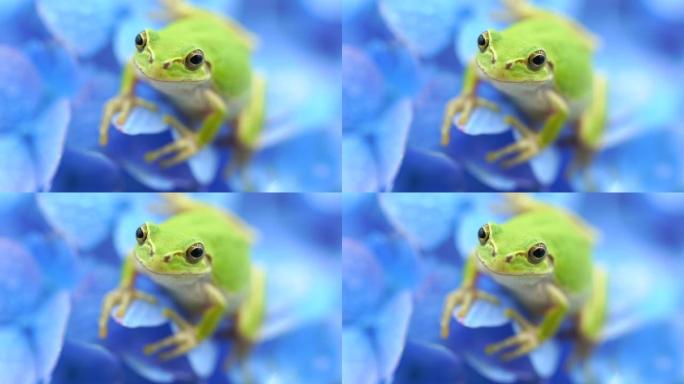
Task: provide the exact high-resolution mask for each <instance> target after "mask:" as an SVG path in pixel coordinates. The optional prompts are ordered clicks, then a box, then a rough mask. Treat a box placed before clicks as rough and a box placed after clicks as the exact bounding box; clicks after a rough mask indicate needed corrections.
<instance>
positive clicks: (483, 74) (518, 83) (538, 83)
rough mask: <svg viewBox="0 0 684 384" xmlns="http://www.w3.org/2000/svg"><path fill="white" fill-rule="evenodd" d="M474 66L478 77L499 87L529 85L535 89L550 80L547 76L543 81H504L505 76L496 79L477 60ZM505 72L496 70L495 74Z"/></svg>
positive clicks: (509, 79) (493, 74) (494, 75)
mask: <svg viewBox="0 0 684 384" xmlns="http://www.w3.org/2000/svg"><path fill="white" fill-rule="evenodd" d="M475 64H476V68H477V73H478V75H480V76H481V77H484V78H486V79H487V80H488V81H490V82H492V83H498V84H501V85H508V86H511V85H515V86H524V85H530V88H534V89H536V88H538V87H539V86H541V85H543V84H545V83H549V82H550V81H551V79H552V76H551V75H549V76H547V77H545V78H543V79H540V80H527V79H525V80H515V79H511V78H508V79H504V77H505V76H498V77H497V76H496V74H495V73H490V72H488V71H487V70H486V69H484V68H483V67H482V65H481V64H480V62H479V61H478V60H475ZM505 71H507V70H497V73H502V74H505V73H506V72H505Z"/></svg>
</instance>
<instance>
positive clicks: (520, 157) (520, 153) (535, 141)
mask: <svg viewBox="0 0 684 384" xmlns="http://www.w3.org/2000/svg"><path fill="white" fill-rule="evenodd" d="M505 120H506V123H507V124H510V125H512V126H513V128H515V129H516V130H517V131H518V132H519V133H520V134H521V135H522V138H521V139H520V140H518V141H517V142H515V143H513V144H511V145H507V146H505V147H503V148H501V149H499V150H497V151H492V152H489V153H488V154H487V161H489V162H494V161H498V160H499V159H501V158H502V157H504V156H509V155H514V156H512V158H511V159H509V160H506V161H504V162H503V163H502V166H503V167H504V168H510V167H512V166H514V165H518V164H522V163H524V162H526V161H529V160H530V159H531V158H533V157H535V156H536V155H537V154H539V152H540V151H541V149H542V146H541V144H540V142H539V134H537V133H536V132H534V131H533V130H532V129H530V128H529V127H527V126H526V125H525V124H524V123H522V122H521V121H520V120H518V119H516V118H515V117H513V116H506V118H505Z"/></svg>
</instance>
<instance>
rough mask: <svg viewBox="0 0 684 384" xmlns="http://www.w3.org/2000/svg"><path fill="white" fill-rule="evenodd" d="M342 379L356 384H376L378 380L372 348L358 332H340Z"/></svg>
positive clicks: (353, 330)
mask: <svg viewBox="0 0 684 384" xmlns="http://www.w3.org/2000/svg"><path fill="white" fill-rule="evenodd" d="M342 377H343V378H344V381H347V382H350V383H358V384H376V383H377V382H378V380H379V379H380V377H379V373H378V368H377V362H376V361H375V353H374V352H373V346H371V344H370V343H369V341H368V338H367V337H366V336H365V335H363V334H362V333H361V332H360V331H357V330H355V329H353V328H349V329H347V328H345V329H344V331H342Z"/></svg>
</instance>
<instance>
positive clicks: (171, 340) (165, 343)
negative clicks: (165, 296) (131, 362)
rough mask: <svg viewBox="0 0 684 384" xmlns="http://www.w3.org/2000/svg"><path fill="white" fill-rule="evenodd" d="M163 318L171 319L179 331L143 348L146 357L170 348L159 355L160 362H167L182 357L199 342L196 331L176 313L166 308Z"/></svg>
mask: <svg viewBox="0 0 684 384" xmlns="http://www.w3.org/2000/svg"><path fill="white" fill-rule="evenodd" d="M164 316H166V317H168V318H169V319H171V321H173V322H174V323H175V324H176V325H177V326H178V328H179V331H178V332H177V333H175V334H173V335H171V336H169V337H167V338H164V339H161V340H160V341H157V342H155V343H151V344H147V345H146V346H145V348H144V352H145V354H146V355H151V354H153V353H156V352H158V351H159V350H161V349H166V348H169V347H172V348H171V350H170V351H168V352H165V353H162V354H161V355H159V358H160V359H161V360H169V359H173V358H175V357H179V356H182V355H184V354H186V353H188V352H189V351H191V350H192V349H193V348H195V347H196V346H197V345H199V343H200V340H199V337H198V336H197V329H196V328H195V327H194V326H193V325H192V324H190V323H189V322H187V321H186V320H185V319H183V318H182V317H181V316H180V315H179V314H178V313H176V312H174V311H173V310H171V309H168V308H167V309H164Z"/></svg>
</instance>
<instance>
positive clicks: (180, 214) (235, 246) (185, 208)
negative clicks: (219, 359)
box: [99, 195, 266, 359]
mask: <svg viewBox="0 0 684 384" xmlns="http://www.w3.org/2000/svg"><path fill="white" fill-rule="evenodd" d="M167 199H168V201H169V203H170V204H169V205H170V207H171V212H174V213H175V214H174V215H173V216H171V217H170V218H169V219H167V220H166V221H164V222H162V223H160V224H154V223H151V222H147V223H143V224H142V225H140V226H139V227H138V228H137V229H136V230H135V231H134V234H135V240H136V242H137V245H136V246H135V247H134V249H133V251H132V252H131V253H130V255H128V257H127V258H126V260H125V262H124V264H123V269H122V273H121V281H120V284H119V287H118V288H117V289H115V290H113V291H111V292H110V293H108V294H107V296H106V297H105V300H104V303H103V306H102V312H101V315H100V321H99V333H100V337H101V338H105V337H107V322H108V319H109V316H110V313H111V312H112V310H113V309H114V308H115V307H117V306H118V309H117V311H116V313H115V315H116V316H117V317H119V318H122V317H123V316H124V315H125V314H126V311H127V310H128V308H129V307H130V305H131V303H132V302H133V301H134V300H136V299H141V300H145V301H148V302H150V303H156V298H155V297H153V296H151V295H149V294H147V293H143V292H140V291H138V290H137V289H136V288H135V281H136V277H137V276H138V275H139V274H143V275H146V276H149V277H150V278H151V279H152V280H153V281H154V282H155V283H156V284H159V285H160V286H161V287H163V288H164V289H165V290H166V291H167V292H168V293H169V294H170V296H171V297H172V298H173V299H174V300H175V301H176V302H177V303H178V304H179V306H180V307H181V308H182V309H183V310H184V311H185V312H186V313H187V314H189V315H190V317H191V318H199V321H198V322H197V323H196V324H193V323H191V320H187V319H186V318H184V317H183V316H181V315H180V314H179V313H177V312H175V311H174V310H172V309H168V308H167V309H165V310H164V315H165V316H167V317H168V318H169V319H170V320H171V321H173V322H174V323H175V324H176V325H177V326H178V328H179V331H178V332H177V333H176V334H174V335H172V336H169V337H167V338H165V339H163V340H161V341H159V342H155V343H152V344H149V345H147V346H145V349H144V352H145V353H146V354H152V353H155V352H157V351H160V350H162V349H166V348H171V350H170V351H168V352H166V353H163V354H162V355H161V356H160V357H161V358H162V359H170V358H174V357H178V356H181V355H183V354H185V353H187V352H188V351H190V350H191V349H193V348H194V347H196V346H197V345H198V344H199V343H200V342H201V341H202V340H204V339H206V338H207V337H209V336H211V335H212V334H213V333H214V331H215V330H216V328H217V327H218V325H219V323H220V322H221V320H222V319H223V318H224V317H226V316H232V317H233V318H234V320H235V322H234V324H235V330H236V332H235V333H236V335H237V337H236V343H237V344H236V345H238V347H240V348H238V349H237V350H238V353H240V351H244V352H245V353H246V352H247V351H248V349H249V346H250V345H251V344H253V343H254V342H255V341H256V340H257V338H258V336H259V331H260V327H261V324H262V321H263V317H264V306H265V281H266V277H265V273H264V271H263V270H262V269H260V268H258V267H256V266H254V265H252V263H251V262H250V244H251V242H252V237H253V235H252V232H251V230H250V229H249V228H248V227H247V226H246V225H245V224H243V223H242V222H241V221H240V220H239V219H238V218H237V217H235V216H233V215H231V214H230V213H228V212H225V211H222V210H219V209H218V208H215V207H212V206H210V205H207V204H203V203H199V202H195V201H193V200H190V199H188V198H184V197H180V196H177V195H174V196H169V197H167Z"/></svg>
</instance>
